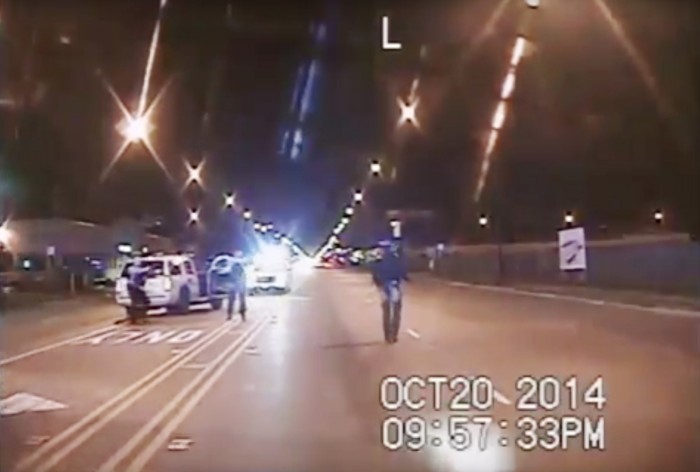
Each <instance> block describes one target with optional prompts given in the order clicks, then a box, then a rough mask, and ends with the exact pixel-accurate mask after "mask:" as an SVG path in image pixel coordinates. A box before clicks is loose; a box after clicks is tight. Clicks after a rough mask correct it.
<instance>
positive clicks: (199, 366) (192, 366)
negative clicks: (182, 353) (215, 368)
mask: <svg viewBox="0 0 700 472" xmlns="http://www.w3.org/2000/svg"><path fill="white" fill-rule="evenodd" d="M207 365H208V364H186V365H183V366H182V368H183V369H189V370H198V369H204V368H206V367H207Z"/></svg>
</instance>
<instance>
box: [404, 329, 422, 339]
mask: <svg viewBox="0 0 700 472" xmlns="http://www.w3.org/2000/svg"><path fill="white" fill-rule="evenodd" d="M406 332H407V333H408V334H410V335H411V336H412V337H414V338H415V339H420V334H418V331H415V330H412V329H410V328H409V329H407V330H406Z"/></svg>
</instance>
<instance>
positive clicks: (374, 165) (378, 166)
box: [369, 161, 382, 176]
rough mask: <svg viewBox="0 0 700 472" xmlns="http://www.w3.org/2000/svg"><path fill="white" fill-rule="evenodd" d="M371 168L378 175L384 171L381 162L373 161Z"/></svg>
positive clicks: (373, 173)
mask: <svg viewBox="0 0 700 472" xmlns="http://www.w3.org/2000/svg"><path fill="white" fill-rule="evenodd" d="M369 170H370V172H371V173H372V175H375V176H378V175H379V174H381V173H382V166H381V164H379V162H377V161H373V162H372V163H371V164H370V166H369Z"/></svg>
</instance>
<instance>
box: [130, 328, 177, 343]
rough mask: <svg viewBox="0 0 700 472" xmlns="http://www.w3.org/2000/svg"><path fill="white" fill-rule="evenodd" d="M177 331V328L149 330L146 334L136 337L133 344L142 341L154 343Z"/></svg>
mask: <svg viewBox="0 0 700 472" xmlns="http://www.w3.org/2000/svg"><path fill="white" fill-rule="evenodd" d="M175 333H177V330H175V331H166V332H162V331H151V332H150V333H148V334H146V335H145V336H144V337H142V338H139V339H137V340H136V341H134V344H139V343H143V342H147V343H148V344H156V343H159V342H163V341H165V340H166V339H167V338H169V337H170V336H172V335H173V334H175Z"/></svg>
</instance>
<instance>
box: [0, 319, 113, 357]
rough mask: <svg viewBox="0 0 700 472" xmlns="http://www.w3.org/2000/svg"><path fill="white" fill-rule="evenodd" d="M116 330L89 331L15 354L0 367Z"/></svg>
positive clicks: (111, 327) (109, 328)
mask: <svg viewBox="0 0 700 472" xmlns="http://www.w3.org/2000/svg"><path fill="white" fill-rule="evenodd" d="M117 329H118V328H117V327H116V326H107V327H105V328H100V329H97V330H94V331H90V332H88V333H83V334H81V335H78V336H75V337H72V338H68V339H64V340H63V341H59V342H56V343H53V344H48V345H46V346H42V347H39V348H36V349H32V350H31V351H27V352H23V353H21V354H17V355H16V356H12V357H8V358H7V359H3V360H2V361H0V367H2V366H4V365H7V364H9V363H11V362H16V361H19V360H22V359H26V358H27V357H30V356H34V355H36V354H41V353H42V352H46V351H50V350H52V349H56V348H59V347H63V346H66V345H68V344H72V343H74V342H75V341H77V340H80V339H84V338H86V337H90V336H95V335H98V334H101V333H104V332H106V331H116V330H117Z"/></svg>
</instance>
